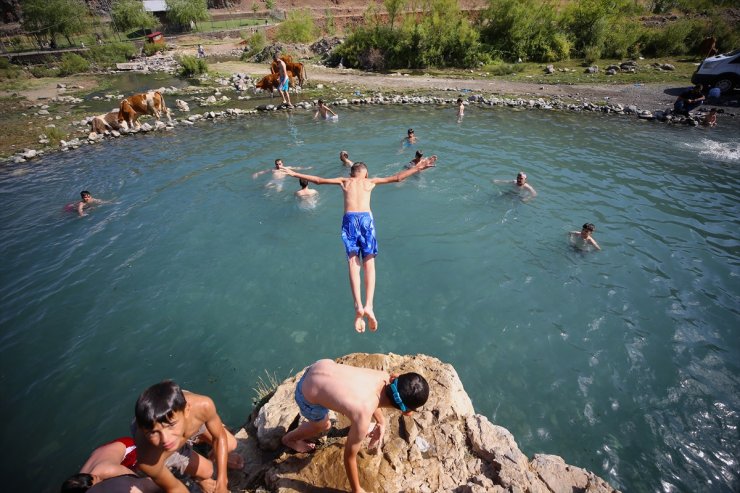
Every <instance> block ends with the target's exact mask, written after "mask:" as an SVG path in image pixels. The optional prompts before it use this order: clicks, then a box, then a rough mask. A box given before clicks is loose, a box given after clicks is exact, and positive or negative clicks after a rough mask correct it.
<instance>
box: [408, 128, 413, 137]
mask: <svg viewBox="0 0 740 493" xmlns="http://www.w3.org/2000/svg"><path fill="white" fill-rule="evenodd" d="M407 134H408V135H409V136H411V135H414V129H413V128H410V129H408V132H407Z"/></svg>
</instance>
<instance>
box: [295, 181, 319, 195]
mask: <svg viewBox="0 0 740 493" xmlns="http://www.w3.org/2000/svg"><path fill="white" fill-rule="evenodd" d="M298 183H300V185H301V189H300V190H297V191H296V193H295V196H296V197H298V198H299V199H301V200H306V201H311V200H313V199H315V198H316V196H317V195H318V194H319V191H318V190H314V189H313V188H308V181H306V180H304V179H303V178H301V179H300V180H298Z"/></svg>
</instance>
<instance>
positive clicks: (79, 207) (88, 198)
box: [65, 190, 105, 216]
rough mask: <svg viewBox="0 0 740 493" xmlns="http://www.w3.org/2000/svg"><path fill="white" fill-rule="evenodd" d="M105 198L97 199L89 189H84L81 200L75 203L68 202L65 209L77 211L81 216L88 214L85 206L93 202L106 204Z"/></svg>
mask: <svg viewBox="0 0 740 493" xmlns="http://www.w3.org/2000/svg"><path fill="white" fill-rule="evenodd" d="M104 203H105V201H104V200H100V199H96V198H95V197H93V196H92V195H91V194H90V192H88V191H87V190H83V191H81V192H80V201H79V202H78V203H77V204H75V203H74V202H73V203H71V204H67V205H66V207H65V209H67V210H69V211H75V212H77V214H79V215H80V216H87V213H86V212H85V208H86V207H88V206H90V205H92V204H104Z"/></svg>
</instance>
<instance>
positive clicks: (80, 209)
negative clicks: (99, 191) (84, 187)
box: [77, 202, 87, 216]
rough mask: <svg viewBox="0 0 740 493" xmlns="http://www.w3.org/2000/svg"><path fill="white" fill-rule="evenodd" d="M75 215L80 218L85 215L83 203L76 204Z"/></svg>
mask: <svg viewBox="0 0 740 493" xmlns="http://www.w3.org/2000/svg"><path fill="white" fill-rule="evenodd" d="M77 214H79V215H80V216H86V215H87V214H85V203H84V202H80V203H79V204H77Z"/></svg>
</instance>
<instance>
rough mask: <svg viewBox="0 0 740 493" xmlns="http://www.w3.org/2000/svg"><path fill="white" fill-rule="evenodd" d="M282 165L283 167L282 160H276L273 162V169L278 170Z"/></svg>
mask: <svg viewBox="0 0 740 493" xmlns="http://www.w3.org/2000/svg"><path fill="white" fill-rule="evenodd" d="M282 165H283V160H282V159H276V160H275V169H280V166H282Z"/></svg>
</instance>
